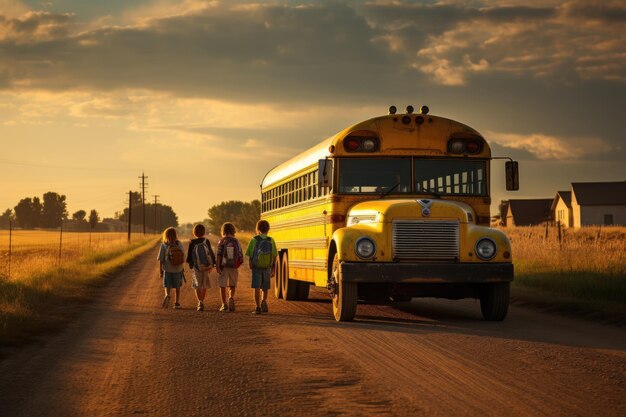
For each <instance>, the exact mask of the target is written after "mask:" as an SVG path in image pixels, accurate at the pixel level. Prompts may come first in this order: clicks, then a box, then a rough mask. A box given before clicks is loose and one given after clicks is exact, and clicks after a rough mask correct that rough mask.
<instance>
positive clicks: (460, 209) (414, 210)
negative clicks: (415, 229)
mask: <svg viewBox="0 0 626 417" xmlns="http://www.w3.org/2000/svg"><path fill="white" fill-rule="evenodd" d="M475 218H476V216H475V213H474V211H473V210H472V208H471V207H470V206H469V205H467V204H465V203H461V202H458V201H449V200H441V199H438V198H413V199H390V200H385V199H382V200H369V201H364V202H362V203H358V204H355V205H354V206H352V208H351V209H350V211H349V213H348V218H347V225H348V226H354V225H357V224H367V223H390V222H392V221H394V220H400V219H405V220H406V219H411V220H429V219H432V220H435V219H437V220H442V219H445V220H458V221H459V223H474V219H475Z"/></svg>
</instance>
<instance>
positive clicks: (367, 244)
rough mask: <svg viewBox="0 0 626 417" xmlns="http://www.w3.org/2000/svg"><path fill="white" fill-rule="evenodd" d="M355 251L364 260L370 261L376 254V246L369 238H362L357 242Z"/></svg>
mask: <svg viewBox="0 0 626 417" xmlns="http://www.w3.org/2000/svg"><path fill="white" fill-rule="evenodd" d="M354 251H355V252H356V254H357V256H358V257H359V258H362V259H369V258H371V257H372V256H374V254H375V253H376V244H375V243H374V241H373V240H372V239H370V238H369V237H362V238H360V239H359V240H357V241H356V245H355V247H354Z"/></svg>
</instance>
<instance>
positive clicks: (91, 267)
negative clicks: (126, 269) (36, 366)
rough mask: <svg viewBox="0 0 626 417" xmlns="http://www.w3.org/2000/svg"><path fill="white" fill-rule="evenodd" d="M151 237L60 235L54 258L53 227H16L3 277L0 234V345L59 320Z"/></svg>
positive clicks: (142, 248) (145, 247)
mask: <svg viewBox="0 0 626 417" xmlns="http://www.w3.org/2000/svg"><path fill="white" fill-rule="evenodd" d="M156 243H157V236H154V235H151V236H146V237H143V236H141V235H139V234H137V235H136V236H135V237H134V238H133V239H132V241H131V242H130V243H128V242H127V240H126V235H125V234H123V233H98V234H96V233H93V234H92V236H91V243H90V241H89V234H88V233H82V232H74V233H67V234H66V233H64V234H63V243H62V247H61V249H62V252H61V255H62V256H61V259H60V260H59V232H58V231H50V232H48V231H17V232H16V233H15V234H14V235H13V244H12V254H11V258H12V259H11V278H8V276H7V275H8V234H7V233H6V232H4V231H3V232H2V234H1V235H0V245H2V249H0V254H1V256H0V271H2V272H1V273H2V276H1V277H0V345H10V344H19V343H21V342H23V341H25V340H28V339H30V338H31V337H32V336H33V335H36V334H38V333H40V332H43V331H47V330H50V329H53V328H55V327H56V326H58V325H59V324H62V323H63V322H64V321H65V320H67V319H68V318H69V317H70V316H71V314H72V307H71V306H72V305H73V304H75V302H76V301H81V300H86V299H88V297H89V296H90V294H91V293H92V290H93V287H94V285H98V284H99V283H101V282H105V278H106V277H107V276H110V274H112V273H113V272H115V271H116V270H118V269H119V268H121V267H123V266H124V265H126V264H128V263H129V262H131V261H132V260H133V259H135V258H136V257H137V256H139V255H140V254H142V253H144V252H145V251H147V250H149V249H152V248H154V247H155V245H156Z"/></svg>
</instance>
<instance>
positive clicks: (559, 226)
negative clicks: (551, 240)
mask: <svg viewBox="0 0 626 417" xmlns="http://www.w3.org/2000/svg"><path fill="white" fill-rule="evenodd" d="M556 225H557V227H558V229H559V249H561V246H562V245H561V222H560V221H559V222H557V223H556Z"/></svg>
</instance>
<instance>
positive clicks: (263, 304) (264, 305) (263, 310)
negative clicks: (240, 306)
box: [261, 300, 269, 313]
mask: <svg viewBox="0 0 626 417" xmlns="http://www.w3.org/2000/svg"><path fill="white" fill-rule="evenodd" d="M268 311H269V309H268V308H267V301H265V300H263V301H261V312H262V313H267V312H268Z"/></svg>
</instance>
